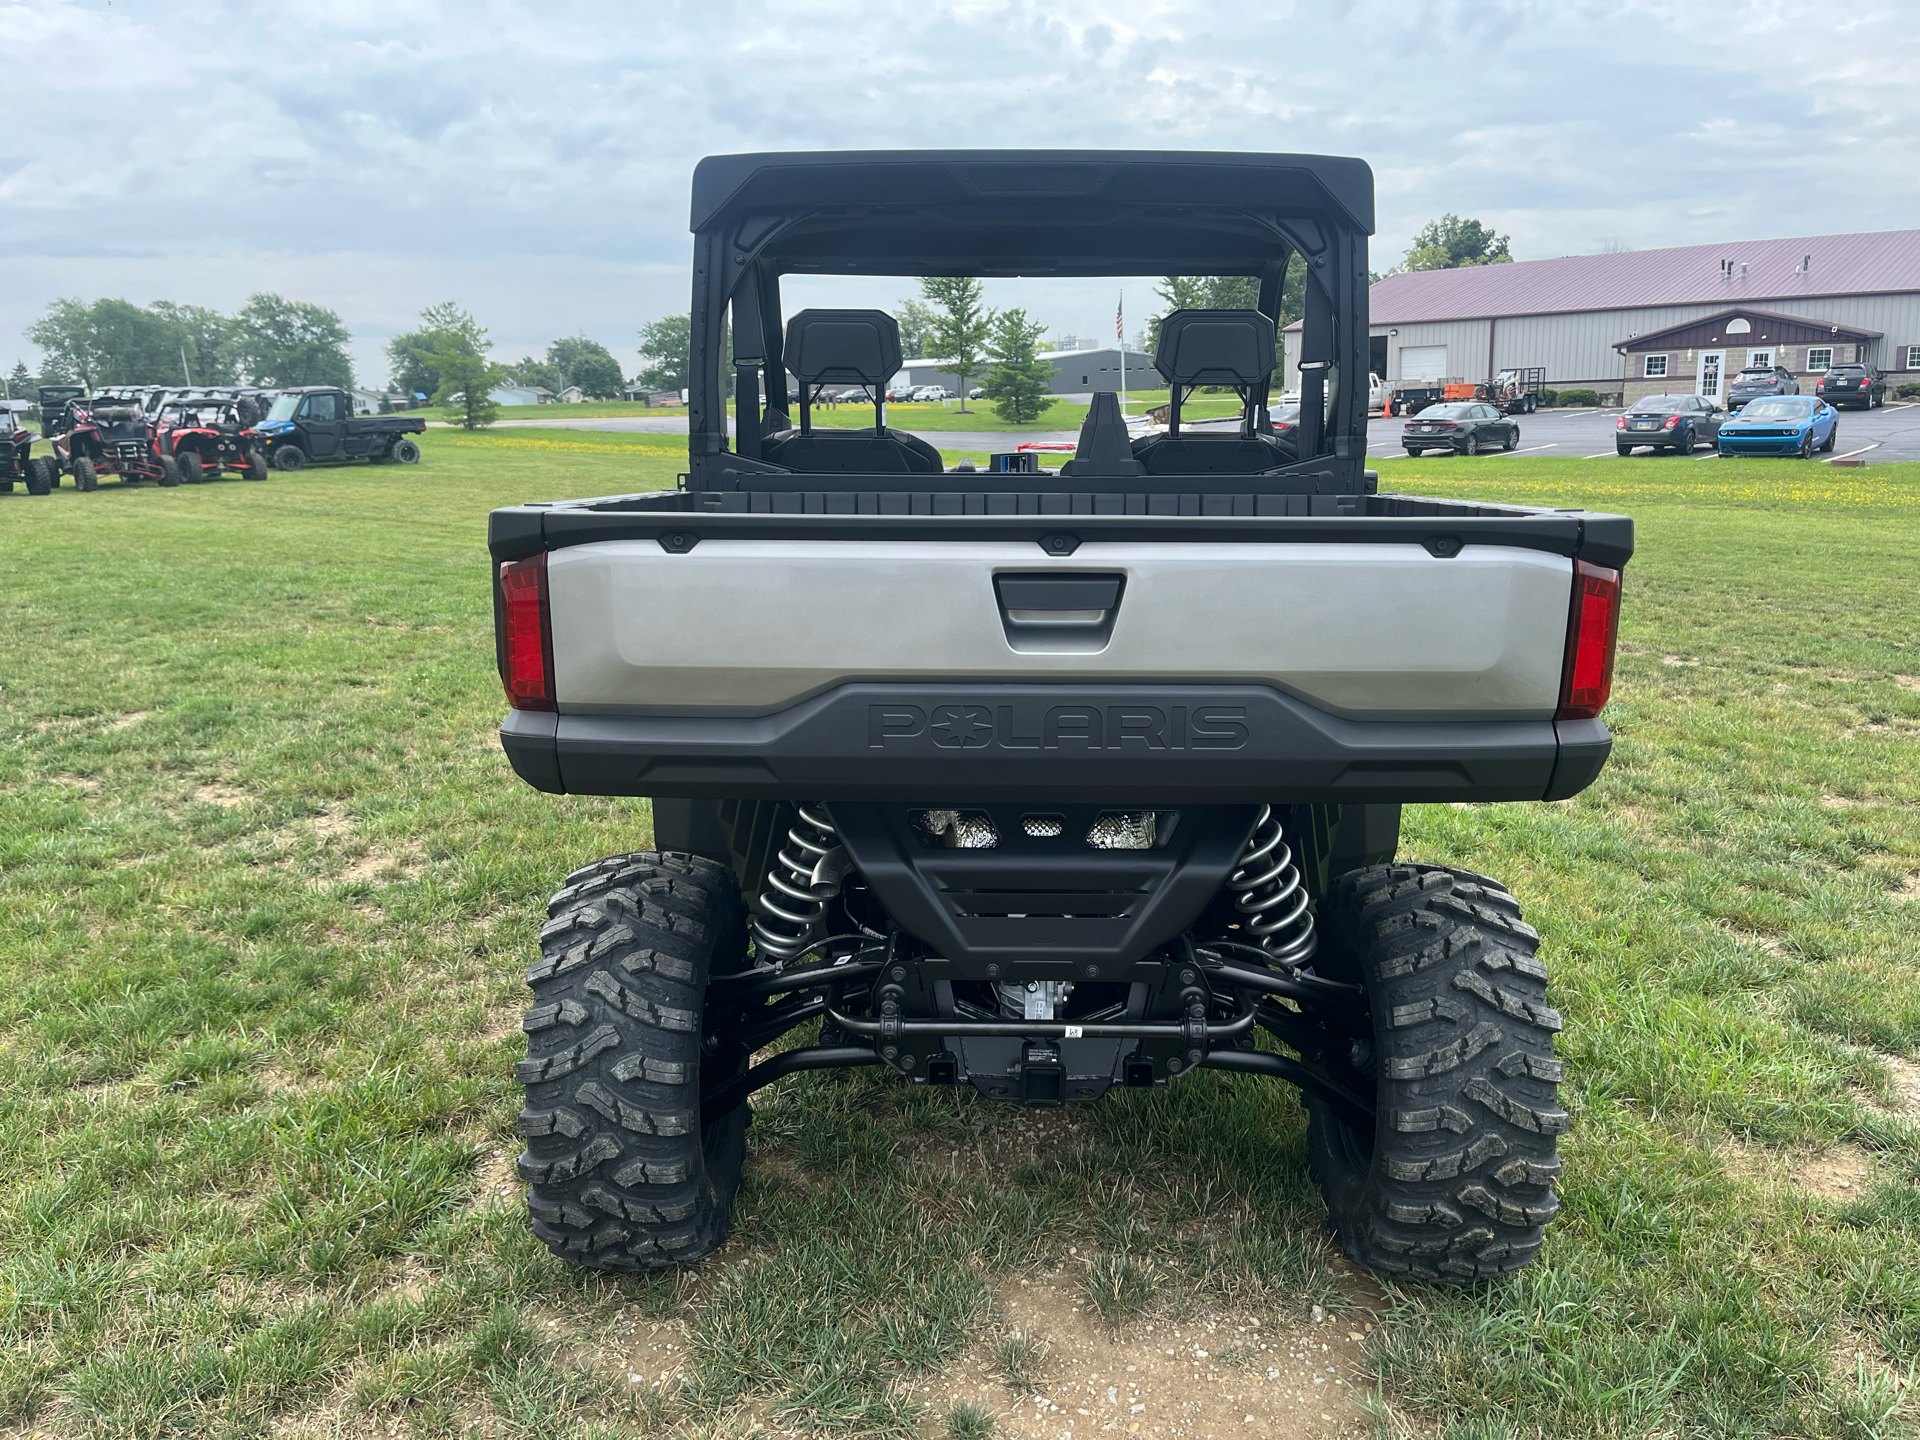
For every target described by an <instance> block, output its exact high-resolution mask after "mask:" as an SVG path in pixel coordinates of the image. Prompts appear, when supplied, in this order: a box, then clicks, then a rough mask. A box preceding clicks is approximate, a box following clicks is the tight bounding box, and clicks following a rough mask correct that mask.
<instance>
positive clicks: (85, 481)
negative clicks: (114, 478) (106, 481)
mask: <svg viewBox="0 0 1920 1440" xmlns="http://www.w3.org/2000/svg"><path fill="white" fill-rule="evenodd" d="M73 488H74V489H76V490H98V489H99V488H100V471H99V469H98V468H97V467H96V466H95V465H94V463H93V461H91V460H89V459H88V458H87V457H86V456H84V455H76V456H75V457H74V459H73Z"/></svg>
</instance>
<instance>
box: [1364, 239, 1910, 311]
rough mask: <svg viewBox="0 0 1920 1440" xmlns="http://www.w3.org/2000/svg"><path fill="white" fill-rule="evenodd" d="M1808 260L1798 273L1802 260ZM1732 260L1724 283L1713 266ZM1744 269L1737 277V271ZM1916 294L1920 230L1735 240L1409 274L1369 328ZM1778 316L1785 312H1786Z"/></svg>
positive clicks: (1395, 278)
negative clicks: (1647, 308) (1651, 307)
mask: <svg viewBox="0 0 1920 1440" xmlns="http://www.w3.org/2000/svg"><path fill="white" fill-rule="evenodd" d="M1807 256H1812V260H1811V262H1810V263H1808V265H1807V268H1806V270H1805V271H1802V270H1801V269H1800V266H1801V263H1802V260H1803V258H1804V257H1807ZM1723 260H1731V261H1732V262H1733V274H1732V277H1731V278H1727V277H1725V276H1723V275H1722V273H1721V269H1720V262H1721V261H1723ZM1743 267H1744V268H1743ZM1902 290H1920V230H1882V231H1878V232H1875V233H1873V234H1869V235H1815V236H1809V237H1802V238H1800V239H1797V240H1741V241H1736V242H1734V243H1732V244H1724V245H1683V246H1680V247H1678V248H1676V249H1672V250H1629V251H1627V252H1625V253H1624V254H1619V255H1567V256H1563V257H1561V258H1560V259H1558V260H1522V261H1516V262H1515V263H1514V264H1511V265H1476V266H1472V267H1469V268H1467V269H1464V270H1415V271H1409V272H1408V273H1406V274H1404V275H1389V276H1388V277H1387V278H1386V279H1384V280H1382V281H1381V282H1380V283H1379V284H1377V285H1375V286H1374V287H1373V290H1372V292H1371V304H1372V317H1373V323H1374V324H1376V325H1406V324H1415V323H1418V322H1420V321H1423V320H1477V319H1482V318H1484V317H1486V316H1489V315H1497V316H1505V315H1556V314H1564V313H1567V312H1569V311H1579V310H1625V309H1636V308H1639V307H1642V306H1648V305H1721V304H1725V305H1741V304H1752V303H1754V302H1756V301H1762V300H1770V301H1782V302H1791V301H1794V300H1799V299H1811V298H1813V297H1816V296H1823V295H1860V294H1877V293H1881V292H1885V291H1902ZM1787 308H1792V307H1791V306H1790V305H1789V306H1787Z"/></svg>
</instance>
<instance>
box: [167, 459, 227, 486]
mask: <svg viewBox="0 0 1920 1440" xmlns="http://www.w3.org/2000/svg"><path fill="white" fill-rule="evenodd" d="M174 458H175V460H176V461H177V462H178V464H179V466H180V479H181V482H182V483H183V484H187V485H198V484H200V483H201V482H202V481H204V480H205V479H206V478H207V467H206V465H205V464H204V463H203V462H202V461H201V459H200V456H199V455H198V454H197V453H195V452H194V451H192V450H182V451H181V452H180V453H179V454H178V455H177V456H175V457H174ZM215 473H216V474H218V473H219V472H218V471H217V470H216V471H215Z"/></svg>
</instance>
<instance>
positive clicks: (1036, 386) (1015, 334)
mask: <svg viewBox="0 0 1920 1440" xmlns="http://www.w3.org/2000/svg"><path fill="white" fill-rule="evenodd" d="M1045 329H1046V327H1045V326H1043V325H1040V324H1038V323H1036V322H1034V321H1031V320H1029V319H1027V312H1026V311H1025V310H1021V309H1018V308H1015V309H1012V310H1002V311H1001V312H1000V313H999V314H997V315H995V316H994V317H993V333H992V335H991V337H990V342H991V353H992V355H993V362H994V363H993V368H992V369H991V370H989V371H988V372H987V383H986V385H985V386H984V387H983V388H984V389H985V390H986V393H987V398H988V399H990V400H992V401H993V402H994V405H993V413H994V414H995V415H997V416H999V417H1000V419H1002V420H1004V421H1006V422H1007V423H1008V424H1009V425H1028V424H1031V423H1032V422H1033V421H1035V420H1038V419H1039V418H1040V416H1041V415H1042V414H1043V413H1044V412H1045V411H1046V410H1047V409H1048V408H1049V407H1051V406H1052V404H1053V401H1051V400H1049V399H1048V398H1047V386H1048V385H1049V384H1051V383H1052V381H1053V366H1051V365H1049V364H1048V363H1047V362H1046V361H1044V360H1041V359H1038V358H1037V356H1038V353H1039V349H1040V336H1041V334H1042V332H1043V331H1044V330H1045Z"/></svg>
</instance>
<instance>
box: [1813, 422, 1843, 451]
mask: <svg viewBox="0 0 1920 1440" xmlns="http://www.w3.org/2000/svg"><path fill="white" fill-rule="evenodd" d="M1807 433H1808V434H1812V433H1813V432H1812V431H1808V432H1807ZM1839 441H1840V427H1839V426H1838V425H1835V426H1834V427H1833V428H1832V429H1831V430H1829V431H1827V438H1826V439H1825V440H1822V441H1821V442H1820V448H1821V449H1822V450H1831V449H1833V447H1834V446H1835V445H1837V444H1838V443H1839Z"/></svg>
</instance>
